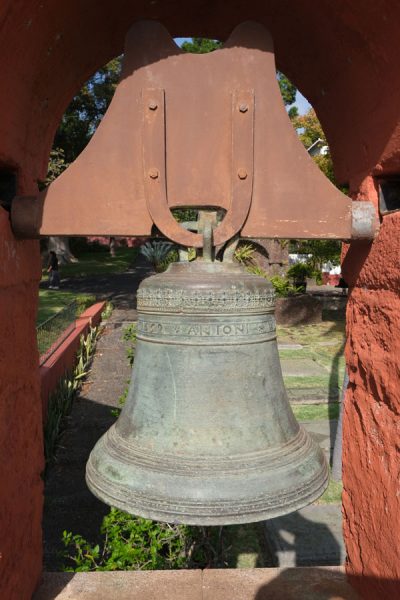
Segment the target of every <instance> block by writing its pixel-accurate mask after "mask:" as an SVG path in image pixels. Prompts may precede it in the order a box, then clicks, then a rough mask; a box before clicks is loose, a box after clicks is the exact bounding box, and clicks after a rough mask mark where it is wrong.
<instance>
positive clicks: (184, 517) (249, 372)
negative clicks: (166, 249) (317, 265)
mask: <svg viewBox="0 0 400 600" xmlns="http://www.w3.org/2000/svg"><path fill="white" fill-rule="evenodd" d="M137 300H138V305H137V308H138V323H137V347H136V352H135V363H134V369H133V376H132V381H131V384H130V389H129V394H128V399H127V401H126V404H125V406H124V408H123V410H122V412H121V415H120V417H119V419H118V421H117V422H116V423H115V425H114V426H113V427H111V429H110V430H109V431H108V432H107V433H106V434H105V435H104V436H103V437H102V438H101V439H100V440H99V442H98V443H97V445H96V447H95V448H94V450H93V451H92V453H91V455H90V458H89V461H88V465H87V483H88V486H89V488H90V489H91V490H92V492H93V493H94V494H95V495H96V496H98V498H100V499H101V500H103V501H104V502H106V503H107V504H110V505H112V506H116V507H118V508H121V509H123V510H125V511H127V512H129V513H132V514H134V515H140V516H142V517H146V518H150V519H155V520H159V521H167V522H179V523H188V524H193V525H225V524H231V523H247V522H253V521H259V520H263V519H268V518H271V517H276V516H278V515H282V514H285V513H289V512H292V511H295V510H297V509H299V508H301V507H303V506H305V505H306V504H309V503H310V502H312V501H313V500H315V499H316V498H318V497H319V496H320V495H321V494H322V492H323V491H324V489H325V488H326V485H327V481H328V468H327V464H326V460H325V457H324V455H323V452H322V451H321V449H320V448H319V446H318V445H317V444H316V443H315V442H314V441H313V440H312V439H311V437H310V436H309V434H308V433H307V432H306V431H305V430H304V429H303V428H302V427H301V426H299V424H298V423H297V421H296V419H295V418H294V416H293V413H292V410H291V408H290V405H289V402H288V399H287V395H286V391H285V388H284V384H283V380H282V371H281V366H280V362H279V356H278V349H277V342H276V329H275V318H274V292H273V289H272V287H271V284H270V283H268V282H267V281H266V280H265V279H263V278H261V277H257V276H255V275H252V274H250V273H248V272H247V271H246V270H244V269H243V268H242V267H240V266H239V265H235V264H233V263H221V262H207V261H199V260H196V261H193V262H190V263H189V262H186V263H174V264H172V265H171V266H170V267H169V268H168V270H167V271H166V272H165V273H163V274H160V275H155V276H152V277H149V278H148V279H146V280H145V281H143V282H142V284H141V285H140V288H139V291H138V297H137Z"/></svg>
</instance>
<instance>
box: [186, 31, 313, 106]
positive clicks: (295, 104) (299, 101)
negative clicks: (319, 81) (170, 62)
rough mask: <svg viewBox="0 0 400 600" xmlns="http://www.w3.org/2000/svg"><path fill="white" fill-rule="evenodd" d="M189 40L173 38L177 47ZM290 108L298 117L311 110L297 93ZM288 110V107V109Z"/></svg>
mask: <svg viewBox="0 0 400 600" xmlns="http://www.w3.org/2000/svg"><path fill="white" fill-rule="evenodd" d="M190 40H191V38H175V42H176V43H177V44H178V46H181V45H182V44H183V42H190ZM292 106H297V108H298V111H299V115H304V114H305V113H306V112H308V111H309V110H310V108H311V104H310V103H309V102H308V101H307V99H306V98H304V96H303V95H302V94H300V92H299V91H297V94H296V102H295V103H294V105H292ZM288 108H290V107H288Z"/></svg>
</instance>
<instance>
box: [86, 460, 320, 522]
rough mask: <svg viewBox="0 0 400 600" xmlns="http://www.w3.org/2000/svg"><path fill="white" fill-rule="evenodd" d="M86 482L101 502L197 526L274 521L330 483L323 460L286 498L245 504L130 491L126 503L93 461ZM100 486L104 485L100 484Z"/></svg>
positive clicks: (263, 498) (262, 496) (308, 501)
mask: <svg viewBox="0 0 400 600" xmlns="http://www.w3.org/2000/svg"><path fill="white" fill-rule="evenodd" d="M93 475H95V477H93ZM86 483H87V485H88V487H89V489H90V490H91V492H92V493H93V494H94V495H95V496H96V497H97V498H98V499H99V500H101V501H102V502H106V503H107V504H108V505H109V506H112V507H115V508H118V509H120V510H123V511H124V512H127V513H128V514H131V515H134V516H137V517H142V518H144V519H151V520H153V521H160V522H164V523H174V524H185V525H196V526H202V525H235V524H245V523H256V522H258V521H264V520H268V519H273V518H276V517H280V516H283V515H287V514H290V513H292V512H295V511H297V510H299V509H301V508H303V507H304V506H307V505H309V504H311V503H312V502H314V501H315V500H317V499H318V498H319V497H320V496H321V495H322V494H323V493H324V491H325V490H326V488H327V486H328V483H329V469H328V466H327V463H326V460H324V465H323V467H322V468H321V469H320V471H319V472H318V473H317V474H316V476H315V477H314V478H313V479H312V480H311V481H310V480H307V482H305V483H303V485H302V486H294V487H293V488H292V489H288V488H286V490H285V494H284V495H283V494H281V495H279V496H278V495H276V494H273V495H271V496H270V497H268V495H266V494H260V495H258V496H255V497H254V498H252V499H249V498H248V497H247V499H246V501H244V502H243V501H242V502H240V501H238V500H237V499H236V500H235V502H234V503H233V502H232V500H226V501H210V500H206V501H205V502H204V504H200V503H199V502H188V501H186V502H185V503H183V502H179V501H178V500H177V499H174V498H170V497H168V498H165V497H151V496H150V495H148V494H138V493H135V494H133V493H132V491H131V490H130V493H129V499H128V500H124V497H123V494H110V493H109V492H107V491H106V489H110V485H109V483H110V482H109V480H107V479H106V478H103V477H99V472H98V471H94V473H92V465H91V463H90V460H89V462H88V465H87V469H86ZM99 483H104V484H105V485H99ZM112 489H113V490H115V491H118V490H122V488H121V486H120V485H116V484H115V482H113V485H112ZM302 492H303V493H302ZM272 499H274V500H275V502H274V503H272V502H271V500H272ZM283 499H285V500H286V502H285V503H282V500H283ZM233 507H234V510H233Z"/></svg>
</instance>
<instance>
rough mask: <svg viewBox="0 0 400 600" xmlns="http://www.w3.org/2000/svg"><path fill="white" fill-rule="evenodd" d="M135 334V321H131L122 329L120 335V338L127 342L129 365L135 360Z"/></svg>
mask: <svg viewBox="0 0 400 600" xmlns="http://www.w3.org/2000/svg"><path fill="white" fill-rule="evenodd" d="M136 334H137V330H136V323H131V324H130V325H128V327H126V328H125V329H124V333H123V336H122V339H123V340H125V342H129V346H128V348H127V351H126V355H127V357H128V360H129V364H130V365H131V366H132V365H133V361H134V360H135V346H136Z"/></svg>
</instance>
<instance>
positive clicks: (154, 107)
mask: <svg viewBox="0 0 400 600" xmlns="http://www.w3.org/2000/svg"><path fill="white" fill-rule="evenodd" d="M157 108H158V104H157V102H150V103H149V109H150V110H157Z"/></svg>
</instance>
